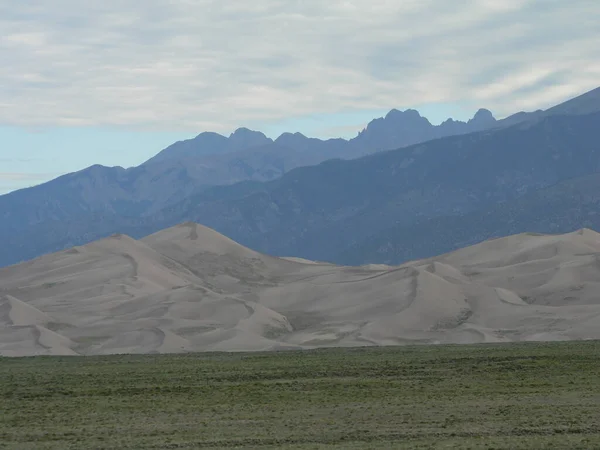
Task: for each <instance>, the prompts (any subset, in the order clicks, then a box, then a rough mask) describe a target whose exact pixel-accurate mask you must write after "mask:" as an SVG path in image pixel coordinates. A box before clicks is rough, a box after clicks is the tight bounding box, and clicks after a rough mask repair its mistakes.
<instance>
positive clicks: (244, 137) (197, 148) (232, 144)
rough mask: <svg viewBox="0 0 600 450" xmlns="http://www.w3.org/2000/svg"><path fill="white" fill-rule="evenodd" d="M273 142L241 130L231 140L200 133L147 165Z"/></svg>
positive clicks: (261, 134) (159, 154)
mask: <svg viewBox="0 0 600 450" xmlns="http://www.w3.org/2000/svg"><path fill="white" fill-rule="evenodd" d="M272 143H273V140H272V139H269V138H268V137H266V136H265V135H264V134H263V133H261V132H259V131H252V130H249V129H247V128H239V129H237V130H236V131H235V132H233V133H232V134H231V135H230V136H229V138H226V137H225V136H222V135H220V134H218V133H212V132H204V133H200V134H199V135H198V136H196V137H195V138H194V139H188V140H185V141H179V142H176V143H174V144H172V145H170V146H169V147H167V148H165V149H164V150H163V151H161V152H160V153H158V154H157V155H156V156H155V157H153V158H151V159H150V160H148V161H147V162H146V164H151V163H156V162H164V161H166V160H169V159H182V158H189V157H198V156H207V155H220V154H223V153H233V152H237V151H240V150H245V149H248V148H252V147H262V146H265V145H268V144H272Z"/></svg>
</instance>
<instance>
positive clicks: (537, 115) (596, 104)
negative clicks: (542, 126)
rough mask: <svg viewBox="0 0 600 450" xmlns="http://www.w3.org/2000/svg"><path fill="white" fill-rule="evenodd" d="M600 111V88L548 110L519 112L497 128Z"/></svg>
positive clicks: (497, 124) (499, 123) (507, 118)
mask: <svg viewBox="0 0 600 450" xmlns="http://www.w3.org/2000/svg"><path fill="white" fill-rule="evenodd" d="M598 111H600V87H598V88H596V89H593V90H591V91H589V92H586V93H585V94H582V95H579V96H577V97H575V98H572V99H570V100H567V101H566V102H563V103H561V104H559V105H556V106H553V107H552V108H549V109H547V110H541V109H540V110H537V111H534V112H523V111H521V112H518V113H516V114H513V115H511V116H509V117H506V118H505V119H502V120H498V121H497V123H496V125H495V126H511V125H514V124H516V123H521V122H526V121H533V120H539V119H542V118H543V117H548V116H555V115H570V116H578V115H585V114H592V113H595V112H598Z"/></svg>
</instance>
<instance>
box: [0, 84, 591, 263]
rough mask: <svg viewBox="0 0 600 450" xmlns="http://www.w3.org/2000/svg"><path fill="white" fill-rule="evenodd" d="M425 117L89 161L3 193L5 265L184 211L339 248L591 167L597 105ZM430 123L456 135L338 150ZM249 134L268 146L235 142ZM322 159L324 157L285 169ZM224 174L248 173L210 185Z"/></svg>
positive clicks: (323, 253) (306, 247) (582, 101)
mask: <svg viewBox="0 0 600 450" xmlns="http://www.w3.org/2000/svg"><path fill="white" fill-rule="evenodd" d="M597 93H598V90H595V91H592V92H591V93H589V94H588V96H586V95H584V96H581V97H578V98H577V99H574V100H573V101H571V102H567V103H565V104H563V105H567V106H562V107H561V108H565V111H567V112H569V111H571V112H573V111H575V112H578V111H583V110H585V111H591V110H593V109H594V106H593V105H595V104H597V106H598V109H599V110H600V104H598V101H597V100H598V95H597ZM577 105H580V106H579V107H577ZM553 110H556V111H559V112H560V111H562V110H561V109H560V108H558V109H556V108H554V109H553ZM408 123H411V124H412V125H411V126H414V127H413V128H414V129H412V128H411V126H408V125H406V124H408ZM403 124H404V125H403ZM428 124H429V122H428V121H427V120H426V119H424V118H422V117H421V116H420V115H419V114H418V113H417V112H416V111H405V112H400V111H395V112H394V111H392V112H390V114H388V115H387V116H386V117H384V118H382V119H377V120H375V121H373V122H372V123H371V124H369V125H368V126H367V127H366V129H365V130H364V131H363V132H362V133H360V134H359V135H358V136H357V137H356V138H355V139H353V140H350V141H345V140H343V139H330V140H327V141H323V140H319V139H312V138H308V137H306V136H303V135H301V134H299V133H296V134H291V133H284V134H283V135H282V136H280V137H279V138H278V139H277V140H276V141H275V142H271V141H270V140H268V139H267V138H265V137H264V135H262V134H260V133H256V132H252V131H249V130H238V131H237V132H236V133H233V134H232V135H231V136H230V137H229V138H225V137H223V136H221V137H219V136H218V135H215V134H203V135H200V136H203V137H200V136H199V137H198V138H196V139H194V140H192V141H193V142H192V143H191V144H189V147H185V145H188V144H185V145H184V144H181V143H180V146H181V145H184V147H185V148H186V150H185V151H184V150H177V151H175V150H172V151H173V152H174V153H173V154H172V153H171V150H169V151H167V150H168V149H166V150H165V151H164V152H163V153H162V155H163V156H161V158H163V159H162V160H159V161H156V160H154V161H152V160H150V161H148V162H147V163H145V164H143V165H141V166H139V167H135V168H131V169H122V168H118V167H117V168H107V167H102V166H93V167H90V168H88V169H86V170H84V171H81V172H77V173H74V174H69V175H65V176H63V177H60V178H58V179H56V180H53V181H51V182H49V183H45V184H43V185H40V186H36V187H34V188H29V189H24V190H21V191H17V192H14V193H11V194H8V195H4V196H0V218H2V220H1V221H0V239H2V241H3V243H4V248H3V252H2V253H1V254H0V265H6V264H11V263H16V262H19V261H22V260H25V259H29V258H33V257H35V256H38V255H40V254H42V253H46V252H50V251H56V250H60V249H62V248H66V247H68V246H72V245H79V244H82V243H85V242H88V241H90V240H92V239H95V238H99V237H102V236H107V235H109V234H111V233H114V232H127V233H130V234H132V235H133V236H135V237H139V236H143V235H144V233H146V234H147V233H151V232H154V231H156V230H158V229H161V228H165V227H168V226H171V225H174V224H175V223H178V222H182V221H185V220H190V219H193V220H197V221H200V222H203V223H206V224H208V225H211V226H213V227H215V228H216V229H218V230H219V231H222V232H225V233H226V234H228V235H231V236H233V237H235V238H236V239H238V240H240V241H241V242H242V243H244V244H245V245H249V246H251V247H252V248H256V249H261V250H264V251H268V252H272V253H275V254H290V255H303V256H307V257H310V258H316V259H336V258H338V257H339V255H342V254H344V252H345V250H346V249H347V248H349V247H350V246H352V245H354V244H357V243H359V242H361V241H363V240H364V239H366V238H367V237H368V236H371V235H373V234H376V233H378V232H380V231H384V230H387V229H389V228H391V227H393V226H396V225H410V224H411V223H413V222H414V221H416V220H420V219H422V218H431V217H441V216H445V215H456V214H464V213H466V212H469V211H474V210H478V209H482V208H488V207H490V206H491V205H493V204H494V203H495V202H498V201H505V200H510V199H511V198H516V197H518V196H520V195H523V194H525V193H527V192H530V191H532V190H535V189H539V188H544V187H547V186H548V185H549V184H552V183H556V182H560V181H561V180H563V179H566V178H569V177H574V176H578V175H585V174H589V173H593V172H594V171H595V170H597V164H596V162H595V159H594V158H595V157H596V155H595V153H594V152H596V151H597V147H596V146H595V142H597V141H598V136H597V133H596V129H597V128H598V119H597V116H596V115H587V116H579V115H577V116H572V117H568V116H565V117H561V116H556V117H555V116H552V115H548V116H547V117H545V118H541V119H536V120H534V121H533V122H527V124H526V125H523V126H516V127H510V128H506V127H504V128H503V127H498V126H496V125H497V124H498V122H496V121H495V119H494V118H493V117H492V115H491V113H489V111H486V110H480V111H478V113H477V114H476V115H475V117H474V118H473V119H472V120H470V121H469V122H467V123H464V122H456V121H446V122H444V123H443V124H441V125H439V126H437V127H434V126H433V125H431V124H429V125H428ZM493 124H496V125H493ZM490 126H492V128H488V127H490ZM403 127H405V128H403ZM428 128H430V129H432V130H434V132H435V133H438V134H439V133H442V134H443V133H455V134H456V133H458V134H459V135H455V136H453V137H446V138H440V139H436V140H432V141H428V142H426V143H421V144H417V145H414V146H413V147H409V148H405V149H403V150H400V151H394V152H376V153H375V154H372V155H371V156H370V157H368V158H364V159H360V160H356V161H339V160H337V161H336V160H331V159H332V158H338V159H340V158H342V159H343V158H350V157H355V156H358V155H361V154H365V153H373V149H377V148H386V147H387V146H389V145H392V144H393V143H394V142H399V140H400V139H404V142H409V141H410V140H415V139H416V140H419V139H425V138H424V136H426V135H427V133H426V132H425V131H423V130H426V129H428ZM481 128H483V129H484V131H481V132H476V133H474V134H468V135H460V133H462V132H466V130H473V129H481ZM396 129H400V130H405V132H402V133H396V132H395V131H394V130H396ZM486 129H487V131H486ZM442 130H446V131H442ZM452 130H453V131H452ZM461 130H462V131H461ZM377 136H380V140H379V141H377ZM265 139H266V141H265ZM395 139H398V141H396V140H395ZM212 141H214V142H217V143H219V144H218V145H219V146H220V147H218V148H219V149H220V153H217V154H208V155H204V156H198V157H196V156H185V155H187V154H188V153H186V152H191V153H189V154H194V150H193V149H194V148H195V147H194V145H196V144H199V143H202V142H204V143H206V142H212ZM223 142H225V144H223ZM248 142H252V143H253V144H252V145H254V144H255V143H257V142H266V144H265V145H263V146H259V147H252V148H249V149H245V150H239V148H240V146H243V145H246V144H245V143H248ZM377 142H379V143H377ZM202 145H205V144H202ZM378 146H379V147H378ZM209 147H210V146H208V147H207V146H205V147H203V148H204V150H202V151H205V152H209V151H210V150H208V148H209ZM182 148H183V147H182ZM178 154H179V155H183V156H181V157H180V156H177V155H178ZM574 155H575V156H574ZM585 158H588V159H585ZM324 159H329V160H330V161H328V162H325V163H322V164H320V165H317V166H315V167H306V168H302V169H296V170H292V171H291V172H290V170H291V169H294V168H295V167H299V166H309V165H312V164H318V163H319V162H320V161H322V160H324ZM571 160H572V161H571ZM569 161H570V162H569ZM566 162H568V164H567V163H566ZM284 174H285V176H283V177H282V178H280V179H276V178H278V177H280V176H281V175H284ZM273 179H275V180H274V181H271V182H268V180H273ZM225 180H228V182H231V183H233V182H234V181H241V180H247V181H245V182H243V183H241V184H232V185H230V186H222V187H214V186H215V185H219V184H227V183H226V182H225ZM257 181H261V182H262V181H267V182H266V183H259V182H257ZM211 186H213V187H211ZM336 260H337V259H336Z"/></svg>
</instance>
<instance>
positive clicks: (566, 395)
mask: <svg viewBox="0 0 600 450" xmlns="http://www.w3.org/2000/svg"><path fill="white" fill-rule="evenodd" d="M0 448H12V449H33V448H35V449H37V448H52V449H67V448H94V449H109V448H129V449H148V448H152V449H168V448H173V449H176V448H189V449H191V448H244V449H250V448H288V449H319V448H325V449H327V448H344V449H358V448H366V449H377V448H382V449H388V448H406V449H416V448H460V449H467V448H489V449H491V448H494V449H499V448H503V449H504V448H505V449H520V448H521V449H535V448H557V449H572V448H581V449H590V448H600V343H599V342H591V341H588V342H567V343H551V344H542V343H539V344H537V343H536V344H508V345H470V346H419V347H400V348H362V349H332V350H318V351H307V352H281V353H260V354H259V353H253V354H239V353H237V354H186V355H160V356H154V355H146V356H108V357H39V358H22V359H12V358H3V359H0Z"/></svg>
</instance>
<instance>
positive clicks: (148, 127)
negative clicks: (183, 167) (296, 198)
mask: <svg viewBox="0 0 600 450" xmlns="http://www.w3.org/2000/svg"><path fill="white" fill-rule="evenodd" d="M599 23H600V1H598V0H569V1H566V0H501V1H500V0H453V1H448V0H402V1H399V0H328V1H323V0H252V1H249V0H227V1H223V0H169V1H167V0H144V1H143V2H142V1H139V0H86V1H81V0H53V1H52V2H49V1H47V0H19V1H15V0H0V61H2V64H1V65H0V193H6V192H9V191H11V190H14V189H18V188H22V187H26V186H30V185H34V184H38V183H41V182H43V181H46V180H49V179H51V178H54V177H56V176H58V175H60V174H62V173H66V172H71V171H75V170H80V169H82V168H84V167H87V166H89V165H92V164H96V163H98V164H104V165H108V166H114V165H120V166H124V167H129V166H132V165H137V164H140V163H141V162H143V161H144V160H146V159H148V158H150V157H151V156H153V155H154V154H156V153H158V152H159V151H160V150H161V149H163V148H164V147H166V146H168V145H169V144H171V143H173V142H175V141H177V140H181V139H187V138H190V137H193V136H195V135H197V134H198V133H200V132H202V131H216V132H219V133H222V134H225V135H227V134H229V133H231V132H232V131H233V130H235V129H236V128H238V127H242V126H244V127H248V128H251V129H257V130H261V131H263V132H265V133H266V134H267V135H268V136H270V137H273V138H275V137H277V136H278V135H279V134H280V133H282V132H283V131H291V132H296V131H300V132H302V133H304V134H306V135H309V136H315V137H338V136H341V137H352V136H354V135H356V133H357V132H358V131H360V130H361V129H362V128H364V126H365V125H366V124H367V123H368V122H369V121H370V120H371V119H373V118H375V117H380V116H383V115H385V113H386V112H387V111H389V110H390V109H391V108H398V109H407V108H415V109H418V110H419V111H420V112H421V113H422V115H424V116H425V117H428V118H429V119H430V121H431V122H432V123H440V122H441V121H443V120H444V119H446V118H447V117H453V118H454V119H460V120H465V119H468V118H469V117H471V116H472V115H473V114H474V112H475V111H476V110H477V109H478V108H480V107H485V108H488V109H490V110H491V111H492V112H493V113H494V115H495V116H496V117H497V118H502V117H505V116H507V115H510V114H511V113H514V112H517V111H521V110H535V109H539V108H542V109H544V108H547V107H549V106H552V105H554V104H556V103H560V102H561V101H564V100H566V99H568V98H571V97H573V96H576V95H578V94H581V93H583V92H586V91H588V90H591V89H593V88H596V87H598V86H599V85H600V45H598V43H599V42H600V27H599V26H598V24H599Z"/></svg>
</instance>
